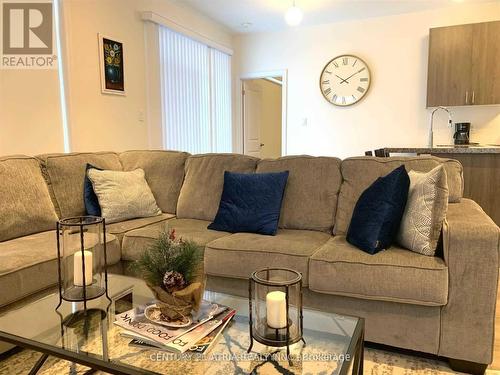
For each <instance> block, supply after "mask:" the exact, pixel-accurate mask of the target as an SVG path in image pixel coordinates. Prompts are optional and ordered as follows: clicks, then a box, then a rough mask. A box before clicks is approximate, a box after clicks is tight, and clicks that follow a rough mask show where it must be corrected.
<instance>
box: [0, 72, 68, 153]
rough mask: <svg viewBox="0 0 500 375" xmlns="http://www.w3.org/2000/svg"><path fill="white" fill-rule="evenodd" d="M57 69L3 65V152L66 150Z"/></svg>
mask: <svg viewBox="0 0 500 375" xmlns="http://www.w3.org/2000/svg"><path fill="white" fill-rule="evenodd" d="M60 108H61V107H60V103H59V79H58V76H57V70H2V69H0V156H1V155H11V154H28V155H35V154H42V153H47V152H63V151H64V146H63V144H64V142H63V135H62V120H61V111H60Z"/></svg>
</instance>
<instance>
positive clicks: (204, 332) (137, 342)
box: [122, 310, 236, 354]
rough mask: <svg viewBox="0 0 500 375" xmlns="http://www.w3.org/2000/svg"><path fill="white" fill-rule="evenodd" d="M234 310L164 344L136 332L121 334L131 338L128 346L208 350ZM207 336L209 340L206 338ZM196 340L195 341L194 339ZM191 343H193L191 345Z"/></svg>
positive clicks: (172, 349)
mask: <svg viewBox="0 0 500 375" xmlns="http://www.w3.org/2000/svg"><path fill="white" fill-rule="evenodd" d="M235 313H236V310H230V311H229V312H228V313H227V314H225V315H223V316H222V317H221V318H220V319H215V318H214V319H211V320H209V321H206V322H205V323H203V324H200V325H199V326H198V327H196V328H195V329H193V330H191V331H189V332H188V333H186V334H184V335H182V336H179V337H177V338H175V339H174V340H172V341H171V342H170V343H168V344H165V345H159V344H158V343H157V342H155V341H152V340H149V339H148V338H147V337H143V336H139V335H137V334H134V333H133V332H132V333H129V332H122V336H125V337H130V338H132V341H130V343H129V345H130V346H136V347H139V348H143V349H155V350H157V349H160V350H168V351H170V352H174V353H179V354H181V353H184V352H186V351H187V350H191V351H192V352H197V353H204V352H205V351H207V350H208V347H209V346H210V345H211V344H212V343H213V342H215V340H216V338H217V336H218V335H219V334H220V332H221V331H222V330H223V329H224V327H225V326H226V325H227V323H229V321H230V320H231V318H232V317H233V316H234V315H235ZM207 337H209V340H207V339H206V338H207ZM195 340H196V341H195ZM193 343H195V344H194V345H193ZM196 347H199V348H201V347H203V350H201V349H197V350H193V348H196Z"/></svg>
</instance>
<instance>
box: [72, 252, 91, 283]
mask: <svg viewBox="0 0 500 375" xmlns="http://www.w3.org/2000/svg"><path fill="white" fill-rule="evenodd" d="M83 256H84V261H85V285H90V284H92V276H93V275H92V267H93V263H92V252H91V251H87V250H85V251H84V252H83ZM73 284H75V285H76V286H83V272H82V252H81V251H80V250H78V251H77V252H76V253H75V254H74V255H73Z"/></svg>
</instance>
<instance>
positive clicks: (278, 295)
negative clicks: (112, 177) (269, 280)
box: [266, 290, 286, 328]
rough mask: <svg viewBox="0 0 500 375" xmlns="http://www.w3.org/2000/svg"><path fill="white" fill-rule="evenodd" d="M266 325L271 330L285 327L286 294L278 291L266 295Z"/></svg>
mask: <svg viewBox="0 0 500 375" xmlns="http://www.w3.org/2000/svg"><path fill="white" fill-rule="evenodd" d="M266 316H267V325H268V326H269V327H271V328H284V327H286V294H285V293H283V292H280V291H278V290H276V291H274V292H269V293H267V295H266Z"/></svg>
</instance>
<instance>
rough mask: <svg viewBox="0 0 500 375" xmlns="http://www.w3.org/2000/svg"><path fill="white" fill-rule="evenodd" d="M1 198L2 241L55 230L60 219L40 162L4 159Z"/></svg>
mask: <svg viewBox="0 0 500 375" xmlns="http://www.w3.org/2000/svg"><path fill="white" fill-rule="evenodd" d="M0 197H1V204H0V242H2V241H7V240H10V239H12V238H16V237H21V236H26V235H29V234H33V233H38V232H44V231H48V230H52V229H55V226H56V222H57V220H58V218H57V215H56V212H55V210H54V206H53V205H52V201H51V200H50V195H49V191H48V189H47V184H46V183H45V181H44V179H43V176H42V172H41V170H40V162H39V161H38V160H37V159H35V158H31V157H28V156H8V157H3V158H0Z"/></svg>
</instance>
